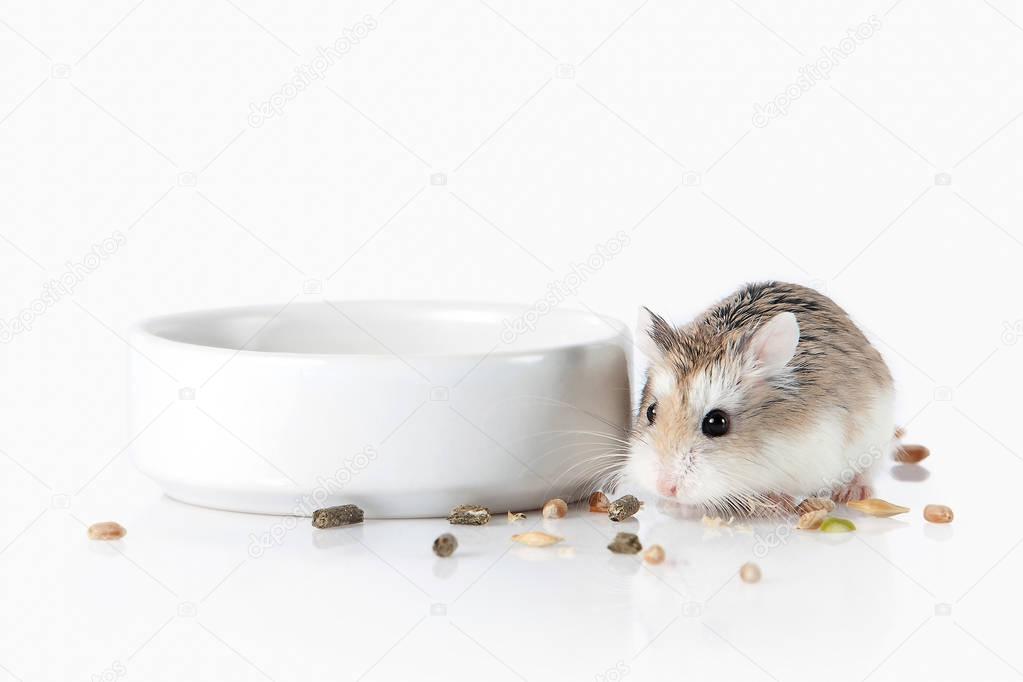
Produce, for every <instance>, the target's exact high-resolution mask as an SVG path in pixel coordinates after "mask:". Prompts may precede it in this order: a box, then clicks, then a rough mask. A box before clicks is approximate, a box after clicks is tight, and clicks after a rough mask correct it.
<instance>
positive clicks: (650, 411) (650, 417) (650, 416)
mask: <svg viewBox="0 0 1023 682" xmlns="http://www.w3.org/2000/svg"><path fill="white" fill-rule="evenodd" d="M655 419H657V403H650V407H648V408H646V420H647V421H648V422H650V423H651V424H653V423H654V420H655Z"/></svg>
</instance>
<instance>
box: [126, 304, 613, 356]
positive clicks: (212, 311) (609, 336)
mask: <svg viewBox="0 0 1023 682" xmlns="http://www.w3.org/2000/svg"><path fill="white" fill-rule="evenodd" d="M295 302H296V301H295V299H292V300H290V301H288V302H286V303H255V304H247V305H238V306H220V307H215V308H199V309H192V310H185V311H180V312H174V313H165V314H163V315H154V316H149V317H145V318H142V319H140V320H137V321H136V322H134V323H133V324H132V325H131V327H130V329H129V334H130V335H131V336H132V337H134V338H135V339H137V340H142V341H144V342H145V343H147V344H153V345H157V346H163V347H166V348H179V349H180V348H187V349H191V350H194V351H198V352H206V353H216V354H223V355H231V356H236V355H242V354H244V355H245V356H246V357H250V358H268V359H269V358H289V359H292V360H295V359H299V358H306V359H309V360H315V361H318V362H322V361H323V360H332V361H338V360H347V359H359V360H362V361H365V360H401V359H403V358H420V359H439V360H443V359H463V360H464V359H470V358H479V359H481V361H482V359H483V358H489V357H500V358H516V357H527V356H535V355H546V354H551V353H560V352H572V351H576V350H579V349H583V348H591V347H593V346H595V345H604V344H618V345H625V346H626V347H627V346H631V345H633V338H632V332H631V330H630V328H629V326H628V325H626V324H625V323H624V322H622V321H621V320H619V319H618V318H615V317H613V316H610V315H605V314H602V313H597V312H594V311H592V310H585V309H580V308H575V307H563V306H557V307H553V308H551V309H550V310H549V311H548V312H547V313H546V314H545V316H548V315H559V316H576V317H581V318H590V319H593V320H598V321H600V322H602V323H604V324H605V325H606V326H607V327H608V331H607V333H606V334H605V335H603V336H600V337H598V338H595V339H592V340H589V341H581V342H576V343H565V344H553V345H547V346H538V347H536V348H526V349H507V350H499V349H498V346H501V345H503V344H502V343H500V342H499V343H498V345H497V346H495V347H494V348H493V349H491V350H490V351H458V352H449V353H416V352H407V353H400V354H399V353H395V352H393V351H390V350H388V349H386V347H384V349H382V350H381V351H380V352H376V353H304V352H299V351H281V350H254V349H250V348H245V345H247V344H248V343H251V342H252V340H253V339H255V338H256V336H258V335H259V334H260V332H262V330H263V327H260V328H259V330H257V331H256V333H255V334H253V335H252V336H251V337H250V338H249V340H248V341H246V342H245V344H243V345H242V347H241V348H229V347H226V346H214V345H209V344H203V343H194V342H191V341H179V340H176V339H170V338H167V337H166V336H162V335H160V334H158V333H156V332H154V331H152V329H151V328H150V327H151V326H152V325H155V324H158V323H162V322H170V321H187V320H188V319H189V318H198V317H200V316H207V315H218V314H220V315H225V316H226V315H238V314H245V313H252V312H273V311H276V312H274V313H273V315H272V316H271V317H270V318H269V319H270V320H272V319H274V318H275V317H276V316H277V315H280V314H281V313H283V312H284V311H285V310H286V309H287V308H288V307H290V306H291V304H292V303H295ZM331 302H334V303H343V304H357V305H370V306H373V305H382V306H386V305H401V306H417V307H418V306H432V307H443V308H446V309H449V310H451V309H458V308H476V309H480V308H489V309H491V310H492V311H500V310H506V311H508V312H511V311H518V312H523V311H526V310H530V309H532V308H533V307H534V306H535V302H534V303H533V304H524V303H508V302H499V301H472V300H461V299H458V300H444V299H362V298H360V299H323V300H321V301H301V302H300V303H328V304H329V303H331ZM264 326H265V325H264Z"/></svg>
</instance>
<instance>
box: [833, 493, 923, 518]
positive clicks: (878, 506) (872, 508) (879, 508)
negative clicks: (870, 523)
mask: <svg viewBox="0 0 1023 682" xmlns="http://www.w3.org/2000/svg"><path fill="white" fill-rule="evenodd" d="M845 506H847V507H849V508H850V509H855V510H856V511H858V512H863V513H864V514H869V515H871V516H884V517H888V516H895V515H896V514H905V513H906V512H908V511H909V507H900V506H899V505H897V504H892V503H891V502H885V501H884V500H879V499H877V498H876V497H872V498H870V499H869V500H860V501H858V502H857V501H852V502H846V503H845Z"/></svg>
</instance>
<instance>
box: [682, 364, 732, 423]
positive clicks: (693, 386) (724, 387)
mask: <svg viewBox="0 0 1023 682" xmlns="http://www.w3.org/2000/svg"><path fill="white" fill-rule="evenodd" d="M689 404H690V405H691V406H692V409H693V411H694V415H693V416H694V417H701V416H702V415H704V414H706V413H707V412H709V411H710V410H714V409H717V410H724V411H725V412H732V411H734V410H735V409H737V408H738V407H739V396H738V394H737V391H736V390H735V377H731V376H726V375H725V374H723V373H722V372H714V373H711V372H708V371H703V372H700V373H699V374H697V375H696V376H695V377H693V380H692V381H691V382H690V384H689Z"/></svg>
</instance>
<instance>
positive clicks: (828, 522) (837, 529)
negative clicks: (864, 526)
mask: <svg viewBox="0 0 1023 682" xmlns="http://www.w3.org/2000/svg"><path fill="white" fill-rule="evenodd" d="M854 530H856V524H854V523H853V522H852V521H850V520H849V519H840V518H838V517H837V516H832V517H829V518H826V519H824V523H822V524H821V527H820V531H821V532H822V533H850V532H852V531H854Z"/></svg>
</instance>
